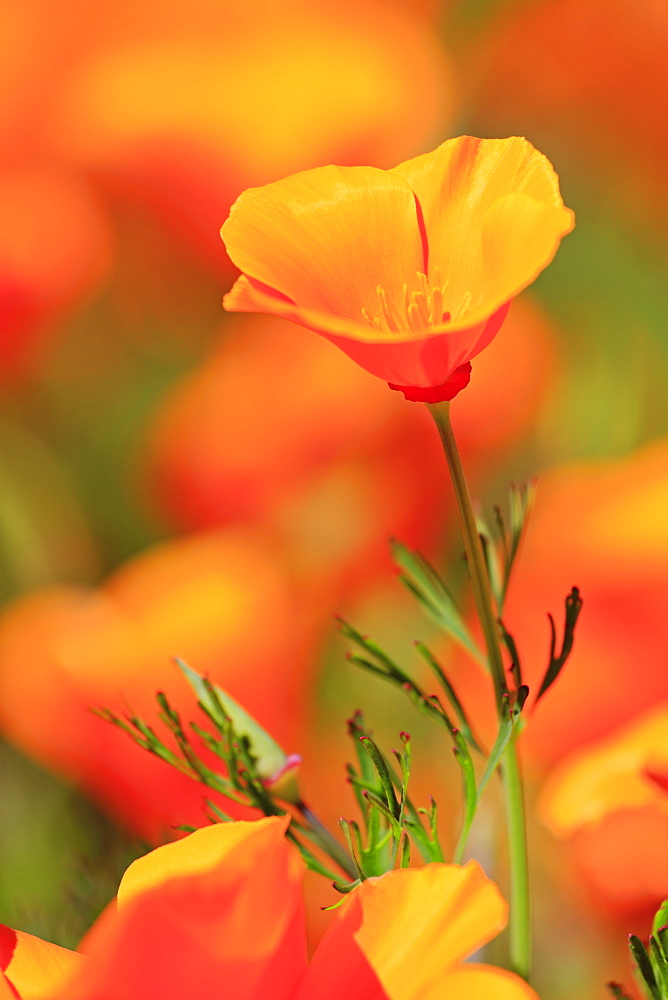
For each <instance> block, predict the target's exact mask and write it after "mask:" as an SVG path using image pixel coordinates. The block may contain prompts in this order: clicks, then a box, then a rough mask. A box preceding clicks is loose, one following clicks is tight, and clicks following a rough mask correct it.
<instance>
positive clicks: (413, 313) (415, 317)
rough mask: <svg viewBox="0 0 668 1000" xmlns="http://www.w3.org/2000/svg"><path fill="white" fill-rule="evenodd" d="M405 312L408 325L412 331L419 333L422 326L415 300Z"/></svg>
mask: <svg viewBox="0 0 668 1000" xmlns="http://www.w3.org/2000/svg"><path fill="white" fill-rule="evenodd" d="M406 314H407V316H408V325H409V327H410V328H411V330H412V331H413V333H419V331H420V330H421V329H422V327H423V323H422V315H421V313H420V310H419V308H418V306H417V305H416V304H415V302H411V304H410V305H409V307H408V309H407V310H406Z"/></svg>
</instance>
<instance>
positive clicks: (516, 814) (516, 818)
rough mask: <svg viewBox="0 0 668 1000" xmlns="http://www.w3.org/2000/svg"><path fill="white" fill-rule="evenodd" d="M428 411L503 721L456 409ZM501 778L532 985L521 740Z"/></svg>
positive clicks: (520, 941) (516, 921) (514, 893)
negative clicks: (441, 455)
mask: <svg viewBox="0 0 668 1000" xmlns="http://www.w3.org/2000/svg"><path fill="white" fill-rule="evenodd" d="M427 409H428V410H429V411H430V413H431V415H432V417H433V418H434V421H435V422H436V426H437V428H438V432H439V434H440V437H441V442H442V444H443V450H444V452H445V457H446V460H447V463H448V469H449V471H450V478H451V480H452V485H453V489H454V493H455V500H456V502H457V512H458V515H459V524H460V528H461V532H462V538H463V541H464V549H465V551H466V558H467V561H468V568H469V574H470V577H471V585H472V589H473V598H474V601H475V606H476V610H477V613H478V619H479V621H480V626H481V628H482V632H483V636H484V639H485V646H486V649H487V660H488V663H489V668H490V672H491V675H492V681H493V683H494V694H495V698H496V705H497V711H498V714H499V718H501V711H502V708H501V706H502V704H503V699H504V696H505V695H506V692H507V685H506V678H505V669H504V665H503V657H502V654H501V644H500V637H499V629H498V622H497V618H496V614H495V611H494V604H493V599H492V592H491V588H490V585H489V576H488V573H487V565H486V562H485V556H484V553H483V549H482V544H481V542H480V535H479V533H478V528H477V525H476V519H475V514H474V513H473V508H472V506H471V498H470V495H469V491H468V486H467V484H466V479H465V477H464V470H463V468H462V463H461V459H460V457H459V451H458V449H457V444H456V441H455V437H454V434H453V431H452V424H451V423H450V404H449V403H448V402H443V403H428V404H427ZM501 774H502V778H503V783H504V788H505V799H506V813H507V827H508V859H509V868H510V926H509V931H510V961H511V965H512V967H513V970H514V971H515V972H516V973H518V975H520V976H523V977H524V978H525V979H528V977H529V970H530V965H531V918H530V908H529V878H528V858H527V842H526V821H525V815H524V797H523V793H522V779H521V776H520V770H519V764H518V760H517V751H516V747H515V739H511V741H510V743H509V744H508V747H507V749H506V751H505V754H504V757H503V764H502V768H501Z"/></svg>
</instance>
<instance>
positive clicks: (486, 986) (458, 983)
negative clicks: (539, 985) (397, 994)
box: [420, 965, 538, 1000]
mask: <svg viewBox="0 0 668 1000" xmlns="http://www.w3.org/2000/svg"><path fill="white" fill-rule="evenodd" d="M420 1000H538V994H537V993H536V992H535V991H534V990H532V989H531V987H530V986H529V985H528V984H527V983H525V982H524V980H523V979H520V978H519V976H515V975H513V973H512V972H507V971H506V970H505V969H496V968H494V967H493V966H491V965H462V966H460V967H459V968H458V969H455V970H454V971H453V972H451V973H449V974H448V975H447V976H446V977H445V978H444V979H442V980H441V981H440V982H436V983H434V985H433V987H431V988H427V989H426V990H425V992H424V993H422V994H421V997H420Z"/></svg>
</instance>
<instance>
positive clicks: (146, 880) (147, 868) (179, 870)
mask: <svg viewBox="0 0 668 1000" xmlns="http://www.w3.org/2000/svg"><path fill="white" fill-rule="evenodd" d="M271 827H276V828H277V829H278V830H280V831H281V832H283V831H285V828H286V827H287V820H286V819H283V818H279V817H270V818H268V819H260V820H253V821H249V822H244V821H239V822H236V823H222V824H216V825H214V826H206V827H203V828H202V829H201V830H196V831H195V832H194V833H191V834H190V835H189V836H187V837H184V838H183V839H182V840H177V841H174V842H173V843H171V844H164V845H163V846H162V847H157V848H156V849H155V850H153V851H151V852H150V853H149V854H146V855H145V856H144V857H142V858H138V859H137V860H136V861H133V862H132V864H131V865H130V867H129V868H128V869H127V871H126V872H125V874H124V875H123V878H122V879H121V884H120V885H119V887H118V897H117V898H118V903H119V906H123V905H125V904H126V903H128V902H129V901H130V900H131V899H133V898H135V897H136V896H138V895H140V894H141V893H144V892H146V891H147V890H149V889H154V888H157V887H158V886H160V885H162V884H164V883H167V882H171V881H172V880H173V879H177V878H182V877H187V876H189V875H205V874H206V873H207V872H211V871H215V870H216V869H217V868H219V866H220V865H221V863H223V862H224V859H225V858H226V857H227V855H229V854H230V853H231V852H232V851H234V850H236V848H238V847H240V846H243V845H244V844H245V843H246V842H248V841H251V842H252V841H255V840H256V839H257V838H258V837H262V836H263V834H264V833H265V832H268V828H271Z"/></svg>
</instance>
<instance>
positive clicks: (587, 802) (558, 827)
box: [539, 704, 668, 912]
mask: <svg viewBox="0 0 668 1000" xmlns="http://www.w3.org/2000/svg"><path fill="white" fill-rule="evenodd" d="M539 809H540V813H541V815H542V817H543V819H544V821H545V822H546V823H547V825H548V826H549V827H550V829H551V830H552V831H553V832H554V833H556V834H557V836H559V837H563V838H567V839H568V841H569V847H570V850H571V853H572V856H573V858H574V860H575V862H576V864H577V867H578V871H579V873H580V876H581V878H584V880H585V882H586V884H587V885H588V886H589V888H590V890H592V891H593V893H594V894H595V896H596V897H597V898H598V899H602V900H604V901H605V904H606V906H607V907H614V909H615V910H616V911H625V912H628V911H629V910H637V909H646V910H648V911H649V912H653V910H655V909H656V907H657V906H658V904H659V903H660V902H661V900H662V899H665V897H666V896H668V855H667V854H666V843H668V705H666V704H664V705H662V706H660V707H659V708H656V709H654V710H653V711H652V712H649V713H647V714H645V715H643V716H641V717H640V718H639V719H635V720H634V721H633V722H632V723H631V724H630V725H627V726H625V727H624V728H623V729H621V730H619V731H618V732H616V733H614V735H613V736H612V737H610V738H609V739H606V740H603V741H601V742H600V743H597V744H595V745H594V746H592V747H589V748H587V749H586V750H584V751H582V752H581V753H579V754H576V755H574V756H572V757H570V758H569V759H567V760H566V761H565V762H564V763H563V764H562V765H561V766H560V767H559V768H558V769H557V770H556V771H555V773H554V774H553V775H551V777H550V779H549V781H548V782H547V784H546V786H545V789H544V791H543V795H542V800H541V802H540V806H539Z"/></svg>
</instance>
